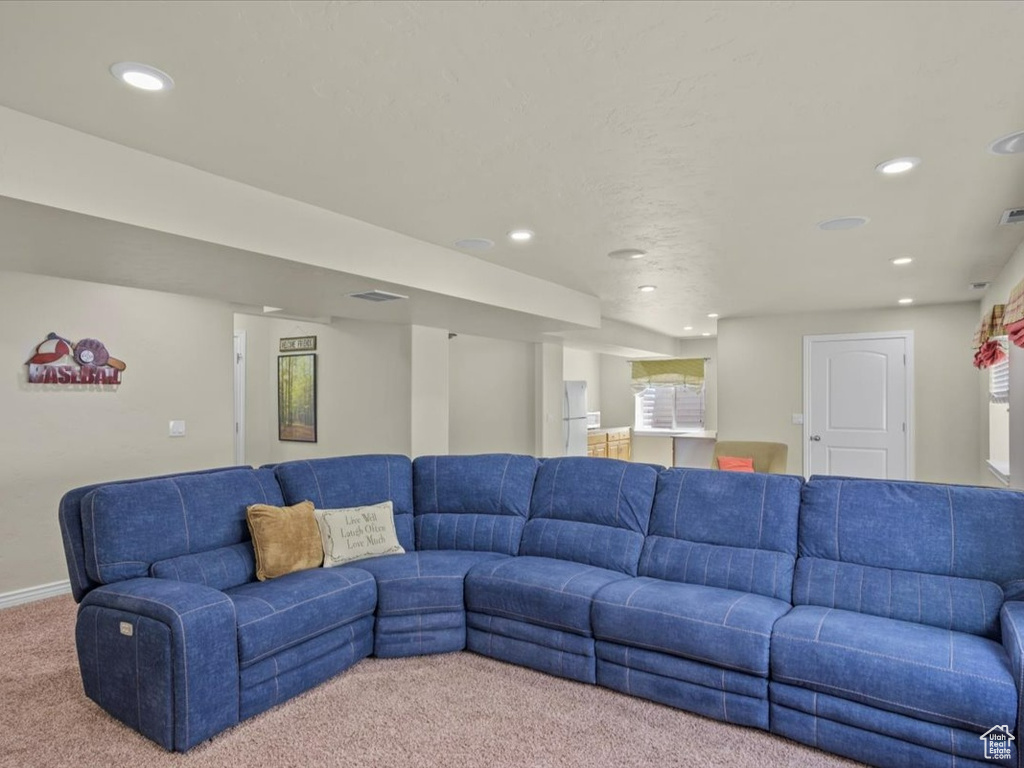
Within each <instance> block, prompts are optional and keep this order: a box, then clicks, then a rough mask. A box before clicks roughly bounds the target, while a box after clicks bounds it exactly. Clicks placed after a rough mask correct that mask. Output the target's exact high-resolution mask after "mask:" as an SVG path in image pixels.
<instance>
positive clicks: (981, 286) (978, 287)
mask: <svg viewBox="0 0 1024 768" xmlns="http://www.w3.org/2000/svg"><path fill="white" fill-rule="evenodd" d="M988 286H989V284H988V282H987V281H984V280H979V281H978V282H976V283H971V290H972V291H984V290H985V289H986V288H988Z"/></svg>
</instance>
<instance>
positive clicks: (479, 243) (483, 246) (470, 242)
mask: <svg viewBox="0 0 1024 768" xmlns="http://www.w3.org/2000/svg"><path fill="white" fill-rule="evenodd" d="M455 247H456V248H458V249H460V250H463V251H489V250H490V249H491V248H493V247H494V241H493V240H488V239H487V238H486V237H467V238H465V239H464V240H456V241H455Z"/></svg>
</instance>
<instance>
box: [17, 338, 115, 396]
mask: <svg viewBox="0 0 1024 768" xmlns="http://www.w3.org/2000/svg"><path fill="white" fill-rule="evenodd" d="M25 365H27V366H28V383H29V384H120V383H121V372H122V371H123V370H124V369H125V368H126V367H127V366H126V365H125V364H124V361H122V360H118V359H117V358H116V357H111V355H110V352H108V351H107V348H106V346H104V344H103V342H101V341H99V340H98V339H82V340H81V341H77V342H75V343H73V344H72V343H71V342H70V341H68V340H67V339H65V338H64V337H63V336H58V335H57V334H56V333H50V334H47V336H46V338H45V339H44V340H43V341H42V342H40V343H39V344H37V345H36V351H35V354H33V355H32V357H30V358H29V359H28V362H26V363H25Z"/></svg>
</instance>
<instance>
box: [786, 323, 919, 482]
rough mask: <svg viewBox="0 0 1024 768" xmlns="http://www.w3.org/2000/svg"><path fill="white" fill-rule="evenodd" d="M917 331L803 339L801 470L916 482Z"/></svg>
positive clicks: (809, 472) (817, 473)
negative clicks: (912, 420)
mask: <svg viewBox="0 0 1024 768" xmlns="http://www.w3.org/2000/svg"><path fill="white" fill-rule="evenodd" d="M912 382H913V333H912V332H911V331H900V332H897V333H877V334H843V335H838V336H805V337H804V473H805V474H806V475H808V476H810V475H845V476H848V477H873V478H884V479H889V480H906V479H912V478H913V456H912V445H913V442H912V440H911V435H912V432H911V426H912V425H911V423H910V417H911V414H912V413H913V408H912V404H911V393H912Z"/></svg>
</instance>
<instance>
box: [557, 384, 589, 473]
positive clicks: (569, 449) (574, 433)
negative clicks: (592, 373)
mask: <svg viewBox="0 0 1024 768" xmlns="http://www.w3.org/2000/svg"><path fill="white" fill-rule="evenodd" d="M562 446H563V448H564V449H565V455H566V456H586V455H587V382H585V381H567V382H565V390H564V392H563V394H562Z"/></svg>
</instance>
